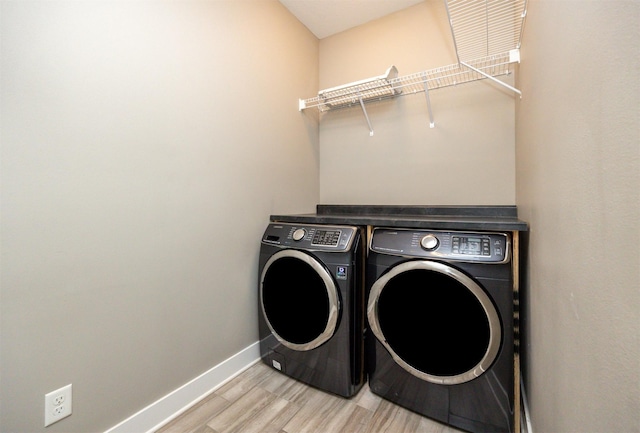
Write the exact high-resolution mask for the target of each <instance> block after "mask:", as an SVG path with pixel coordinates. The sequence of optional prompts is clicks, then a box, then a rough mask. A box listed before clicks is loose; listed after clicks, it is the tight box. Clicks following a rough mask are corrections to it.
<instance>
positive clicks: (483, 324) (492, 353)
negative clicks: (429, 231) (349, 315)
mask: <svg viewBox="0 0 640 433" xmlns="http://www.w3.org/2000/svg"><path fill="white" fill-rule="evenodd" d="M367 318H368V319H369V325H370V327H371V330H372V332H373V333H374V335H375V336H376V337H377V339H378V340H379V341H380V342H381V343H382V344H383V345H384V346H385V348H386V349H387V350H388V351H389V353H390V354H391V356H392V357H393V359H394V360H395V362H396V363H397V364H399V365H400V366H401V367H402V368H404V369H405V370H406V371H408V372H409V373H411V374H413V375H414V376H416V377H418V378H420V379H423V380H426V381H428V382H432V383H439V384H446V385H454V384H459V383H464V382H468V381H470V380H472V379H474V378H476V377H478V376H480V375H481V374H482V373H484V372H485V371H486V370H487V369H488V368H489V367H490V366H491V364H492V363H493V361H494V360H495V358H496V357H497V355H498V352H499V349H500V344H501V339H502V338H501V335H502V327H501V325H500V318H499V316H498V313H497V312H496V309H495V307H494V305H493V302H492V301H491V299H490V298H489V296H488V295H487V294H486V293H485V291H484V289H482V287H480V286H479V285H478V284H477V283H476V282H475V281H474V280H473V279H471V278H470V277H469V276H467V275H466V274H465V273H463V272H461V271H459V270H458V269H456V268H453V267H451V266H448V265H446V264H444V263H442V262H433V261H427V260H414V261H408V262H403V263H401V264H399V265H396V266H395V267H392V268H391V269H390V270H389V271H388V272H387V273H386V274H383V275H382V276H381V277H380V278H379V279H378V280H377V281H376V282H375V283H374V284H373V286H372V287H371V292H370V295H369V303H368V305H367Z"/></svg>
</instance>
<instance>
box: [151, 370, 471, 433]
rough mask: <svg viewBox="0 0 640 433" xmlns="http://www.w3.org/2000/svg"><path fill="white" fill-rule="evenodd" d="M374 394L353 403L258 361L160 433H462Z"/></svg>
mask: <svg viewBox="0 0 640 433" xmlns="http://www.w3.org/2000/svg"><path fill="white" fill-rule="evenodd" d="M460 432H461V430H457V429H455V428H453V427H450V426H446V425H443V424H440V423H438V422H436V421H433V420H430V419H428V418H425V417H422V416H420V415H418V414H416V413H414V412H411V411H409V410H406V409H403V408H401V407H399V406H397V405H394V404H393V403H391V402H388V401H386V400H383V399H381V398H380V397H378V396H377V395H375V394H373V393H371V391H370V390H369V387H368V386H367V385H365V386H363V387H362V389H361V390H360V392H359V393H358V394H357V395H355V396H354V397H352V398H350V399H345V398H342V397H340V396H335V395H333V394H329V393H326V392H323V391H321V390H318V389H315V388H312V387H310V386H308V385H305V384H303V383H301V382H298V381H296V380H294V379H291V378H290V377H288V376H286V375H284V374H282V373H280V372H278V371H276V370H274V369H272V368H269V367H267V366H266V365H265V364H263V363H262V362H258V363H256V364H254V365H253V366H251V367H250V368H249V369H247V370H246V371H244V372H242V373H241V374H240V375H238V376H237V377H235V378H233V379H232V380H230V381H229V382H228V383H226V384H225V385H223V386H222V387H220V388H219V389H217V390H216V391H215V392H213V393H212V394H210V395H209V396H207V397H206V398H205V399H204V400H202V401H200V402H199V403H198V404H196V405H195V406H194V407H192V408H190V409H189V410H188V411H187V412H185V413H184V414H182V415H181V416H179V417H178V418H176V419H174V420H173V421H171V422H170V423H169V424H167V425H165V426H164V427H162V428H160V429H159V430H157V432H156V433H460Z"/></svg>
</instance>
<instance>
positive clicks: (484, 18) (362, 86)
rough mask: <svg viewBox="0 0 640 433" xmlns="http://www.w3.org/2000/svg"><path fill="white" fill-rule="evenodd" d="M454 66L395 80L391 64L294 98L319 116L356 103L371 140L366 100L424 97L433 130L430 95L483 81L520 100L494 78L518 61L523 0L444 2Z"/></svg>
mask: <svg viewBox="0 0 640 433" xmlns="http://www.w3.org/2000/svg"><path fill="white" fill-rule="evenodd" d="M444 2H445V6H446V9H447V16H448V18H449V24H450V27H451V34H452V36H453V43H454V46H455V50H456V57H457V61H458V63H455V64H452V65H448V66H443V67H439V68H435V69H431V70H426V71H422V72H418V73H414V74H410V75H405V76H400V77H399V76H398V70H397V68H396V67H395V66H391V67H389V69H387V71H386V72H385V73H384V74H382V75H379V76H375V77H371V78H367V79H364V80H360V81H356V82H353V83H349V84H345V85H341V86H337V87H332V88H329V89H325V90H321V91H319V92H318V95H317V96H315V97H312V98H308V99H299V100H298V111H303V110H306V109H308V108H317V109H318V110H319V111H320V112H326V111H329V110H335V109H341V108H347V107H352V106H355V105H359V106H360V108H361V109H362V112H363V114H364V117H365V120H366V121H367V125H368V127H369V135H370V136H373V127H372V126H371V120H370V119H369V115H368V114H367V109H366V106H365V105H366V104H365V103H366V102H371V101H380V100H384V99H390V98H395V97H397V96H403V95H412V94H416V93H421V92H424V93H425V97H426V100H427V109H428V111H429V126H430V127H431V128H433V127H434V126H435V122H434V117H433V110H432V107H431V98H430V91H432V90H436V89H440V88H443V87H449V86H457V85H459V84H465V83H470V82H473V81H478V80H483V79H488V80H491V81H493V82H495V83H497V84H499V85H501V86H503V87H505V88H507V89H509V90H511V91H513V92H514V93H516V94H518V95H519V96H520V97H522V92H521V91H520V90H518V89H516V88H515V87H513V86H511V85H509V84H507V83H505V82H504V81H501V80H499V79H497V78H496V77H499V76H504V75H509V74H511V73H513V72H514V68H513V67H512V65H513V64H515V63H520V46H521V43H522V33H523V29H524V20H525V17H526V15H527V0H444Z"/></svg>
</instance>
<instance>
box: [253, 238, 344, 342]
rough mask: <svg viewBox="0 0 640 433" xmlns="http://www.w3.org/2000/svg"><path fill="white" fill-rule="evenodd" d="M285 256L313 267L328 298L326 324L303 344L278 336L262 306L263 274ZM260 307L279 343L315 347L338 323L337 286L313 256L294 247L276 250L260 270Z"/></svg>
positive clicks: (338, 299) (325, 338)
mask: <svg viewBox="0 0 640 433" xmlns="http://www.w3.org/2000/svg"><path fill="white" fill-rule="evenodd" d="M285 257H291V258H294V259H297V260H300V261H302V262H304V263H306V264H307V265H309V266H311V268H313V270H314V271H315V272H316V273H317V274H318V276H319V277H320V278H321V279H322V281H323V282H324V286H325V289H326V291H327V297H328V298H329V316H328V318H327V325H326V327H325V329H324V331H323V332H322V333H320V335H318V336H317V337H316V338H315V339H313V340H312V341H310V342H308V343H303V344H299V343H293V342H290V341H288V340H286V339H285V338H283V337H282V336H280V335H279V334H278V333H277V332H276V330H275V329H274V328H273V326H272V325H271V322H270V321H269V316H268V314H267V312H266V310H265V308H264V301H263V289H264V287H263V286H264V279H265V276H266V274H267V272H268V270H269V268H270V266H271V265H272V264H273V263H274V262H275V261H277V260H279V259H282V258H285ZM260 308H261V309H262V314H263V317H264V318H265V322H266V323H267V326H268V327H269V329H270V330H271V332H272V333H273V335H274V336H275V337H276V339H277V340H278V341H279V342H280V343H282V344H283V345H284V346H286V347H288V348H290V349H293V350H298V351H307V350H311V349H315V348H316V347H318V346H320V345H322V344H323V343H325V342H326V341H328V340H329V339H330V338H331V337H332V336H333V334H334V333H335V331H336V328H337V324H338V315H339V314H338V313H339V311H340V298H339V296H338V288H337V287H336V284H335V282H334V280H333V278H332V277H331V275H330V274H329V272H328V271H327V270H326V268H325V267H324V266H323V265H322V264H321V263H320V262H318V261H317V260H316V259H315V258H313V257H312V256H310V255H309V254H305V253H304V252H302V251H299V250H294V249H285V250H282V251H278V252H277V253H275V254H274V255H272V256H271V257H270V258H269V260H267V262H266V263H265V266H264V269H263V270H262V275H261V276H260Z"/></svg>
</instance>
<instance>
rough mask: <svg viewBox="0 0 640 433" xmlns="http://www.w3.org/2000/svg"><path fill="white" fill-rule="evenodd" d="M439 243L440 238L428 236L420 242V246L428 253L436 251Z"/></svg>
mask: <svg viewBox="0 0 640 433" xmlns="http://www.w3.org/2000/svg"><path fill="white" fill-rule="evenodd" d="M439 243H440V242H439V241H438V238H437V237H435V236H434V235H426V236H425V237H423V238H422V239H421V240H420V246H421V247H422V248H424V249H425V250H428V251H431V250H435V249H436V248H437V247H438V244H439Z"/></svg>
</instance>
